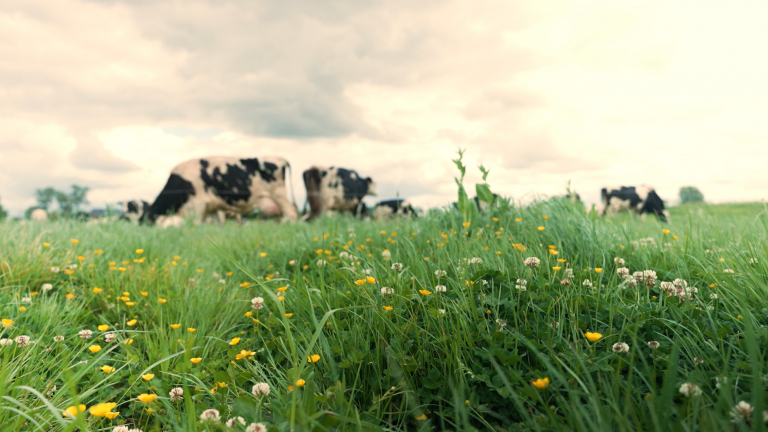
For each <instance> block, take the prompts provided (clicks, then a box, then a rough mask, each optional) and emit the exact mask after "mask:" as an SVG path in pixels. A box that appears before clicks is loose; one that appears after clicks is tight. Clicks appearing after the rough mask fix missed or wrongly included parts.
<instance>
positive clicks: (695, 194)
mask: <svg viewBox="0 0 768 432" xmlns="http://www.w3.org/2000/svg"><path fill="white" fill-rule="evenodd" d="M700 202H704V194H702V193H701V191H700V190H699V189H698V188H696V187H693V186H685V187H681V188H680V204H690V203H700Z"/></svg>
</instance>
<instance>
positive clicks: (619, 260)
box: [613, 257, 624, 266]
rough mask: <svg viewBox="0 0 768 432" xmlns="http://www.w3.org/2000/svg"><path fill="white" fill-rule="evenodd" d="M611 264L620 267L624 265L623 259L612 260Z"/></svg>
mask: <svg viewBox="0 0 768 432" xmlns="http://www.w3.org/2000/svg"><path fill="white" fill-rule="evenodd" d="M613 263H614V264H618V265H620V266H623V265H624V258H619V257H616V258H614V259H613Z"/></svg>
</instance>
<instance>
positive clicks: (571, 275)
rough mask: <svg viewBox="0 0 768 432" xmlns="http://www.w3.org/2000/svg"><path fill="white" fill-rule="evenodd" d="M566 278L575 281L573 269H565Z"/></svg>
mask: <svg viewBox="0 0 768 432" xmlns="http://www.w3.org/2000/svg"><path fill="white" fill-rule="evenodd" d="M565 277H567V278H569V279H573V269H572V268H567V269H565Z"/></svg>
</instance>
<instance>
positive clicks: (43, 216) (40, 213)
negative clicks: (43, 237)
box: [29, 208, 48, 222]
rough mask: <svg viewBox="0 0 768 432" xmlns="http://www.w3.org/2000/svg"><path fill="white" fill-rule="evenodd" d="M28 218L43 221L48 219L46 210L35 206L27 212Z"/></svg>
mask: <svg viewBox="0 0 768 432" xmlns="http://www.w3.org/2000/svg"><path fill="white" fill-rule="evenodd" d="M29 220H31V221H34V222H45V221H47V220H48V212H47V211H45V209H41V208H37V209H34V210H32V213H30V214H29Z"/></svg>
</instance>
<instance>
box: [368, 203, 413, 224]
mask: <svg viewBox="0 0 768 432" xmlns="http://www.w3.org/2000/svg"><path fill="white" fill-rule="evenodd" d="M372 213H373V218H374V219H375V220H379V219H384V218H387V217H396V216H406V217H407V216H416V210H415V209H414V208H413V207H412V206H411V203H409V202H408V200H405V199H401V198H397V199H391V200H385V201H379V202H378V203H376V206H375V207H374V208H373V212H372Z"/></svg>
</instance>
